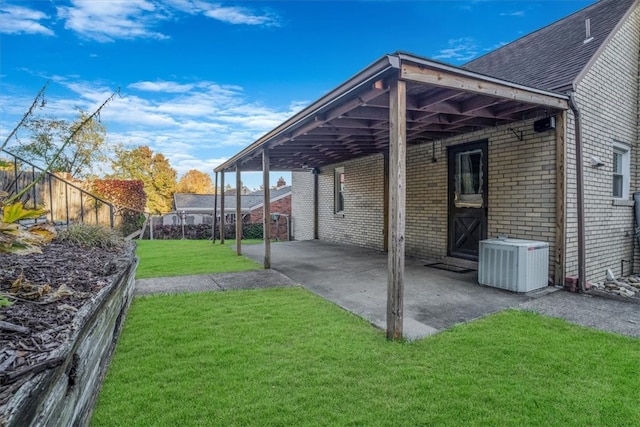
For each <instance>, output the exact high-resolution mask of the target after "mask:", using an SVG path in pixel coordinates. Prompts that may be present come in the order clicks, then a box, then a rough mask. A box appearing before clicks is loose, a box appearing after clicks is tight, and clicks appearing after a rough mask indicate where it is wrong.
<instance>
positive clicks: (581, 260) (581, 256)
mask: <svg viewBox="0 0 640 427" xmlns="http://www.w3.org/2000/svg"><path fill="white" fill-rule="evenodd" d="M569 108H571V111H573V117H574V131H575V140H576V196H577V210H578V212H577V213H578V292H581V293H582V292H584V290H585V285H586V283H587V269H586V266H585V247H584V245H585V237H584V171H583V166H582V117H581V115H580V110H579V109H578V106H577V105H576V101H575V98H574V92H573V91H571V92H569Z"/></svg>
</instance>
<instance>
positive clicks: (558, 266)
mask: <svg viewBox="0 0 640 427" xmlns="http://www.w3.org/2000/svg"><path fill="white" fill-rule="evenodd" d="M557 123H558V126H557V128H556V251H555V259H554V261H555V262H554V264H555V265H554V267H555V269H554V274H553V275H554V277H553V283H554V284H556V285H561V286H564V275H565V274H564V272H565V259H566V254H565V252H566V243H565V236H566V225H565V224H566V161H567V145H566V141H567V112H566V111H563V112H561V113H559V114H558V118H557Z"/></svg>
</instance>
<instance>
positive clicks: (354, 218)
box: [293, 120, 556, 271]
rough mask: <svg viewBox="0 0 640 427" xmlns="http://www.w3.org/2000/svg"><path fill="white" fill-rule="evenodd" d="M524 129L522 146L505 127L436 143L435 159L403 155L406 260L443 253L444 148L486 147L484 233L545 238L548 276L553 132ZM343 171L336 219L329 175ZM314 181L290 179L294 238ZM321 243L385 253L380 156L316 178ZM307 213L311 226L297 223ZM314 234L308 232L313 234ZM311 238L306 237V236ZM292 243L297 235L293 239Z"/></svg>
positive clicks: (425, 153)
mask: <svg viewBox="0 0 640 427" xmlns="http://www.w3.org/2000/svg"><path fill="white" fill-rule="evenodd" d="M512 127H513V128H515V129H516V130H517V132H520V131H523V134H524V140H523V141H519V140H518V138H517V137H516V135H515V134H514V133H513V132H511V131H509V130H508V129H507V127H502V128H497V129H494V128H491V129H489V130H486V131H480V132H475V133H472V134H467V135H465V136H464V137H457V138H451V139H448V140H444V141H437V142H436V144H435V157H436V161H435V162H434V161H432V157H433V149H434V147H433V145H432V144H431V143H427V144H422V145H412V146H409V147H408V149H407V186H406V188H407V213H406V229H405V234H406V236H405V237H406V241H405V248H406V253H407V255H410V256H416V257H420V258H438V257H442V256H445V255H446V254H447V227H448V220H447V217H448V210H447V209H448V207H447V200H448V196H447V147H448V146H452V145H457V144H461V143H465V142H474V141H478V140H483V139H488V141H489V152H488V157H489V210H488V215H489V216H488V225H489V228H488V235H489V237H495V236H497V235H499V234H507V235H509V236H510V237H513V238H521V239H533V240H543V241H546V242H548V243H549V245H550V251H549V254H550V264H549V268H550V271H553V267H554V265H553V259H554V257H553V254H554V250H555V215H556V213H555V193H556V190H555V167H556V166H555V158H556V156H555V140H556V134H555V132H554V131H549V132H543V133H535V132H533V120H528V121H525V122H521V123H519V124H517V125H514V126H512ZM338 167H344V172H345V210H344V214H337V215H336V214H335V213H334V170H335V168H338ZM312 183H313V181H312V178H309V177H306V178H303V177H302V176H299V175H297V174H294V176H293V215H294V222H296V223H297V224H298V225H296V226H294V230H296V233H299V231H298V229H299V228H300V230H306V228H304V227H302V224H310V227H312V215H313V207H312V204H313V199H312V196H311V199H310V200H307V199H304V200H296V197H297V196H298V195H299V196H300V197H301V198H303V197H305V195H307V194H312ZM319 192H320V212H319V222H320V224H319V232H320V236H319V237H320V239H323V240H329V241H334V242H340V243H347V244H356V245H359V246H365V247H370V248H374V249H378V250H382V249H383V248H384V242H383V234H384V224H383V221H384V158H383V156H382V155H374V156H369V157H364V158H360V159H356V160H353V161H349V162H345V163H340V164H335V165H331V166H327V167H323V168H322V170H321V174H320V175H319ZM305 214H308V215H309V217H310V218H311V221H309V220H306V219H303V218H299V217H298V215H305ZM311 229H312V228H311ZM305 233H307V234H306V235H308V232H307V231H305ZM296 238H297V239H299V237H298V236H297V235H296Z"/></svg>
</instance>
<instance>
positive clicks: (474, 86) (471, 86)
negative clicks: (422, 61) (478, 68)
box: [400, 64, 569, 110]
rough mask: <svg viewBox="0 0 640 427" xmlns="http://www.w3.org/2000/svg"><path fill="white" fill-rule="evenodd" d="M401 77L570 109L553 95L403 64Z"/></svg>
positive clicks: (564, 102)
mask: <svg viewBox="0 0 640 427" xmlns="http://www.w3.org/2000/svg"><path fill="white" fill-rule="evenodd" d="M400 75H401V78H402V79H405V80H410V81H414V82H420V83H426V84H430V85H434V86H439V87H444V88H450V89H457V90H463V91H465V92H472V93H480V94H484V95H491V96H495V97H498V98H507V99H513V100H516V101H522V102H526V103H530V104H537V105H544V106H546V107H551V108H558V109H562V110H566V109H568V108H569V104H568V102H567V101H566V100H564V99H559V98H555V97H553V96H551V95H545V94H542V93H538V92H534V91H529V90H526V89H525V88H515V87H511V86H507V85H502V84H499V83H495V82H490V81H482V80H478V79H474V78H471V77H466V76H463V75H458V74H453V73H449V72H445V71H437V70H432V69H429V68H422V67H419V66H417V65H413V64H402V69H401V71H400Z"/></svg>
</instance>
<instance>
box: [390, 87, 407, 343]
mask: <svg viewBox="0 0 640 427" xmlns="http://www.w3.org/2000/svg"><path fill="white" fill-rule="evenodd" d="M406 106H407V87H406V83H405V82H404V81H402V80H397V79H394V80H393V81H392V82H391V88H390V91H389V132H390V135H389V253H388V266H387V271H388V273H387V338H388V339H392V340H399V339H402V327H403V321H402V317H403V304H404V302H403V294H404V243H405V242H404V228H405V201H406V194H405V185H406V150H407V140H406V138H407V108H406Z"/></svg>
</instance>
